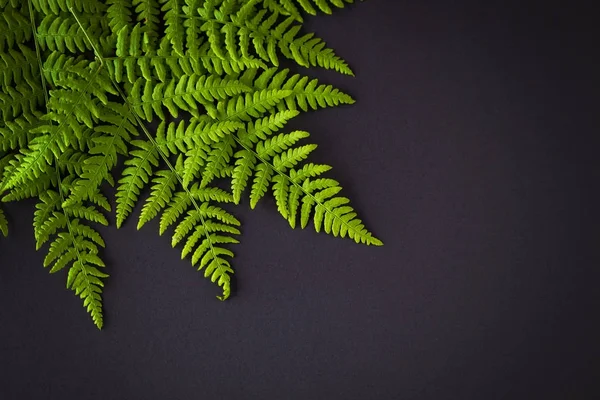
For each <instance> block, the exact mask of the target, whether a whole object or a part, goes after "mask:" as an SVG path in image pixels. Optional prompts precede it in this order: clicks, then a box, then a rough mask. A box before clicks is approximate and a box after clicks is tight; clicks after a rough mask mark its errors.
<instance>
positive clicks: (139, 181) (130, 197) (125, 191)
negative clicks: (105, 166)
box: [116, 140, 158, 228]
mask: <svg viewBox="0 0 600 400" xmlns="http://www.w3.org/2000/svg"><path fill="white" fill-rule="evenodd" d="M131 144H132V145H133V146H135V147H137V148H136V149H135V150H131V151H130V152H129V155H130V156H131V158H129V159H128V160H127V161H125V165H126V167H125V169H124V170H123V173H122V177H121V179H120V180H119V187H118V188H117V194H116V199H117V228H120V227H121V226H122V225H123V222H125V219H126V218H127V216H128V215H129V214H131V211H132V210H133V207H134V206H135V203H136V202H137V199H138V198H139V196H140V192H141V190H142V188H143V187H144V186H145V185H146V184H147V183H148V182H149V180H150V176H151V175H152V171H153V168H155V167H157V166H158V152H157V150H156V148H155V147H154V145H152V143H150V142H147V141H144V140H133V141H132V142H131Z"/></svg>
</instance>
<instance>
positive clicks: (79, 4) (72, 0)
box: [31, 0, 105, 15]
mask: <svg viewBox="0 0 600 400" xmlns="http://www.w3.org/2000/svg"><path fill="white" fill-rule="evenodd" d="M31 2H32V4H33V8H34V9H35V10H36V11H38V12H41V13H43V14H46V15H47V14H56V15H58V14H60V13H68V12H69V8H70V7H72V8H73V9H74V10H75V11H77V12H78V13H86V14H101V13H102V12H103V11H104V9H105V6H104V4H102V3H101V2H99V1H97V0H31Z"/></svg>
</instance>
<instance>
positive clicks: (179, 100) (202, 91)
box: [129, 75, 250, 121]
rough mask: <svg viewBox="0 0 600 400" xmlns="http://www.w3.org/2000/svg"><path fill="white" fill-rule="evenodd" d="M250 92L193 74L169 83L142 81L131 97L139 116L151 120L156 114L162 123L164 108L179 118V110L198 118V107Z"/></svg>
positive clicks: (226, 80) (225, 81) (228, 81)
mask: <svg viewBox="0 0 600 400" xmlns="http://www.w3.org/2000/svg"><path fill="white" fill-rule="evenodd" d="M249 90H250V88H248V87H247V86H246V85H244V84H242V83H240V82H238V81H237V80H234V79H229V78H218V77H214V76H206V75H200V76H198V75H190V76H183V77H182V78H181V79H180V80H178V81H175V80H174V79H173V80H169V81H167V82H166V83H162V82H158V83H157V82H153V81H147V80H144V79H142V78H140V79H138V80H137V81H136V82H135V84H134V85H133V87H132V89H131V91H130V94H129V95H130V104H131V105H132V107H133V110H134V111H135V112H136V113H137V114H138V116H139V117H141V118H144V119H146V120H147V121H151V120H152V116H153V114H156V115H157V116H158V117H159V118H160V119H162V120H164V119H165V115H164V112H163V110H162V107H163V106H165V107H166V108H167V109H168V110H169V112H170V113H171V115H172V116H174V117H177V116H178V115H179V111H180V110H181V111H187V112H189V113H191V114H192V115H193V116H195V117H199V116H200V113H199V111H198V104H201V105H203V106H204V107H205V108H209V109H212V108H214V106H213V102H214V101H216V100H224V99H227V98H229V97H231V96H234V95H236V94H239V93H243V92H247V91H249ZM138 99H141V100H138Z"/></svg>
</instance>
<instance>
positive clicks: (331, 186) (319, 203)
mask: <svg viewBox="0 0 600 400" xmlns="http://www.w3.org/2000/svg"><path fill="white" fill-rule="evenodd" d="M268 134H269V135H271V136H270V137H268V138H266V139H262V140H256V136H250V135H247V134H246V135H241V137H237V136H234V139H235V141H236V142H237V143H238V144H239V145H240V146H241V147H242V150H240V151H238V152H237V153H236V154H235V158H236V161H235V168H234V171H233V176H232V180H231V186H232V191H233V196H234V200H235V202H236V203H237V202H239V200H240V197H241V193H242V192H243V191H244V189H245V187H246V186H247V183H248V180H249V178H250V176H251V175H252V174H254V181H253V184H252V189H251V193H250V200H251V207H253V208H254V206H256V203H257V202H258V201H259V200H260V198H261V197H263V196H264V194H265V193H266V191H267V187H268V186H269V185H272V192H273V195H274V197H275V202H276V204H277V209H278V211H279V213H280V214H281V215H282V216H283V217H284V218H286V219H287V220H288V222H289V224H290V226H292V227H295V226H296V221H297V219H298V212H299V209H300V206H299V205H300V201H302V207H301V209H300V223H301V226H302V228H305V227H306V226H307V224H308V221H309V219H310V217H311V215H313V222H314V227H315V230H316V231H317V232H319V231H321V230H324V231H325V232H326V233H329V234H332V235H334V236H341V237H346V236H347V237H349V238H350V239H353V240H354V241H356V242H357V243H365V244H371V245H381V244H382V243H381V241H380V240H379V239H377V238H376V237H374V236H373V235H372V234H371V233H370V232H369V231H368V230H367V229H366V228H365V226H364V224H363V223H362V221H361V220H360V219H358V217H357V214H356V212H354V210H353V209H352V207H350V205H349V200H348V199H347V198H346V197H340V196H337V194H338V193H339V192H340V191H341V189H342V188H341V186H339V184H338V182H337V181H335V180H333V179H323V178H318V179H313V178H314V177H316V176H319V175H321V174H322V173H324V172H326V171H328V170H329V169H330V167H329V166H327V165H320V164H312V163H311V164H305V165H304V166H302V167H301V168H299V169H298V168H297V166H298V165H299V164H300V163H301V162H302V161H303V160H305V159H306V157H307V156H308V155H309V154H310V153H311V152H312V151H313V150H314V149H315V148H316V145H312V144H308V145H301V146H295V145H296V143H297V142H298V141H299V140H301V139H304V138H307V137H308V136H309V134H308V133H307V132H303V131H295V132H291V133H289V134H277V135H275V136H273V132H269V133H268ZM251 138H253V139H254V140H250V139H251ZM256 165H258V166H256ZM255 166H256V167H255ZM313 211H314V213H313Z"/></svg>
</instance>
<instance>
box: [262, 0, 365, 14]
mask: <svg viewBox="0 0 600 400" xmlns="http://www.w3.org/2000/svg"><path fill="white" fill-rule="evenodd" d="M263 1H264V0H263ZM273 1H275V2H278V3H279V4H281V5H282V6H283V7H285V8H286V10H290V9H291V10H293V9H296V10H297V8H296V7H298V8H300V9H302V10H303V11H304V12H306V13H308V14H311V15H316V14H317V11H321V12H324V13H325V14H331V13H332V12H333V10H332V7H337V8H344V7H345V6H346V4H352V3H354V0H273ZM295 4H297V6H296V5H295Z"/></svg>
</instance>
